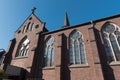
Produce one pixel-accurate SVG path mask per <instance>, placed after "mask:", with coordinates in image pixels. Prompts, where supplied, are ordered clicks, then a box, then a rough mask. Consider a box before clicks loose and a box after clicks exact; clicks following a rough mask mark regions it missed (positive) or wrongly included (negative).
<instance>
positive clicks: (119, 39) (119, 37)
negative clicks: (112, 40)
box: [117, 36, 120, 46]
mask: <svg viewBox="0 0 120 80" xmlns="http://www.w3.org/2000/svg"><path fill="white" fill-rule="evenodd" d="M117 39H118V43H119V46H120V36H118V38H117Z"/></svg>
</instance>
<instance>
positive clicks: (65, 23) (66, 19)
mask: <svg viewBox="0 0 120 80" xmlns="http://www.w3.org/2000/svg"><path fill="white" fill-rule="evenodd" d="M68 26H70V24H69V19H68V15H67V12H65V17H64V22H63V26H62V28H64V27H68Z"/></svg>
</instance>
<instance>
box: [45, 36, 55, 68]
mask: <svg viewBox="0 0 120 80" xmlns="http://www.w3.org/2000/svg"><path fill="white" fill-rule="evenodd" d="M53 64H54V38H53V37H51V38H50V39H48V40H47V42H46V44H45V53H44V66H45V67H50V66H53Z"/></svg>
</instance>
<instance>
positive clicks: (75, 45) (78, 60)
mask: <svg viewBox="0 0 120 80" xmlns="http://www.w3.org/2000/svg"><path fill="white" fill-rule="evenodd" d="M74 50H75V63H76V64H80V59H79V49H78V42H77V41H75V43H74Z"/></svg>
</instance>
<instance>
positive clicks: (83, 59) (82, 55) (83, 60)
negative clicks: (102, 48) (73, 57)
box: [80, 43, 86, 64]
mask: <svg viewBox="0 0 120 80" xmlns="http://www.w3.org/2000/svg"><path fill="white" fill-rule="evenodd" d="M80 58H81V64H85V63H86V59H85V52H84V45H83V43H81V44H80Z"/></svg>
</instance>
